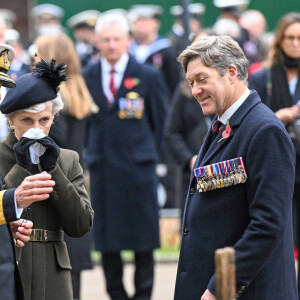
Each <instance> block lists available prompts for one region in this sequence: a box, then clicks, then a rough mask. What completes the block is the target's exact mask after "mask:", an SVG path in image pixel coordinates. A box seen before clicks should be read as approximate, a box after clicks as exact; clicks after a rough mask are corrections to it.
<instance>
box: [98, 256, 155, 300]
mask: <svg viewBox="0 0 300 300" xmlns="http://www.w3.org/2000/svg"><path fill="white" fill-rule="evenodd" d="M102 266H103V270H104V275H105V279H106V290H107V292H108V294H109V295H110V297H111V299H112V300H128V299H134V300H149V299H150V298H151V293H152V287H153V278H154V260H153V253H152V251H149V252H135V274H134V284H135V294H134V296H133V297H132V298H130V297H129V296H128V295H127V293H126V291H125V288H124V285H123V280H122V279H123V261H122V258H121V255H120V252H105V253H103V252H102Z"/></svg>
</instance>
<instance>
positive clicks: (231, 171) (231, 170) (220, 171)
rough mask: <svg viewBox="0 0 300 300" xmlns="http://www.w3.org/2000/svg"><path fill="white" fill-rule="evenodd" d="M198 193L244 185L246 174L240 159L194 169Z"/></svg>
mask: <svg viewBox="0 0 300 300" xmlns="http://www.w3.org/2000/svg"><path fill="white" fill-rule="evenodd" d="M194 175H195V177H196V179H197V189H198V191H199V193H202V192H208V191H212V190H216V189H221V188H224V187H229V186H232V185H236V184H240V183H245V182H246V180H247V173H246V170H245V166H244V162H243V158H242V157H238V158H233V159H229V160H226V161H222V162H218V163H215V164H211V165H207V166H204V167H200V168H196V169H194Z"/></svg>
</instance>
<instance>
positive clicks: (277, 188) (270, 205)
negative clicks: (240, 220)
mask: <svg viewBox="0 0 300 300" xmlns="http://www.w3.org/2000/svg"><path fill="white" fill-rule="evenodd" d="M245 162H246V171H247V175H248V179H247V183H246V185H247V188H246V193H247V194H246V197H247V202H248V211H249V218H250V222H249V225H248V227H247V228H246V230H245V231H244V234H243V236H242V237H241V239H240V240H239V241H238V242H237V243H236V244H235V245H234V249H235V256H236V280H237V294H238V295H239V296H240V295H242V293H243V292H245V291H246V290H247V288H248V287H249V285H250V284H251V282H252V281H253V280H255V278H256V276H258V275H259V273H260V271H261V270H262V268H263V267H264V266H265V265H266V264H267V263H268V261H269V259H270V257H271V256H272V255H273V253H274V252H275V251H276V249H277V247H278V246H279V244H280V243H281V242H282V240H283V237H284V234H285V232H286V230H287V227H288V226H289V225H290V224H291V217H292V215H291V213H292V199H293V191H294V180H295V151H294V148H293V145H292V143H291V141H290V139H289V137H288V135H287V134H286V132H285V130H284V128H283V127H282V126H279V124H276V125H274V124H273V125H270V124H267V125H265V126H263V127H262V128H260V130H259V131H258V132H257V133H256V134H255V136H254V137H253V139H252V140H251V143H250V145H249V148H248V153H247V156H246V160H245ZM208 289H209V290H210V291H211V292H213V293H214V292H215V276H213V277H212V279H211V280H210V282H209V285H208Z"/></svg>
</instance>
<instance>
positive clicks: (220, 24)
mask: <svg viewBox="0 0 300 300" xmlns="http://www.w3.org/2000/svg"><path fill="white" fill-rule="evenodd" d="M213 4H214V6H216V7H217V8H219V9H220V15H219V16H218V19H217V20H216V22H215V24H214V25H213V30H214V31H215V32H216V31H217V33H216V34H217V35H225V34H226V35H230V36H231V37H233V38H234V39H235V40H236V41H237V42H238V43H239V45H240V46H241V47H242V48H243V47H244V43H245V42H247V41H249V32H248V31H247V29H245V28H243V27H241V26H240V24H239V19H240V16H241V14H242V12H243V11H244V10H245V9H246V8H247V5H248V4H249V0H214V1H213ZM229 20H230V21H229ZM222 28H223V29H222ZM243 50H244V48H243Z"/></svg>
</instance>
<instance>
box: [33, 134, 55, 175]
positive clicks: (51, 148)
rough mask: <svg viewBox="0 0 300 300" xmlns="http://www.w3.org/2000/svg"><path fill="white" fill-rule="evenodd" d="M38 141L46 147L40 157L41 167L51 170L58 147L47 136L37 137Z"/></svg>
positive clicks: (44, 169) (53, 166)
mask: <svg viewBox="0 0 300 300" xmlns="http://www.w3.org/2000/svg"><path fill="white" fill-rule="evenodd" d="M38 142H39V143H41V144H42V145H43V146H45V147H47V149H46V151H45V153H44V154H43V155H42V156H41V157H40V163H41V167H42V169H43V171H47V172H49V171H52V170H53V169H54V168H55V166H56V163H57V159H58V156H59V153H60V148H59V147H58V146H57V145H56V144H55V142H54V141H53V140H52V139H51V138H50V137H49V136H45V137H43V138H42V139H39V140H38Z"/></svg>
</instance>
